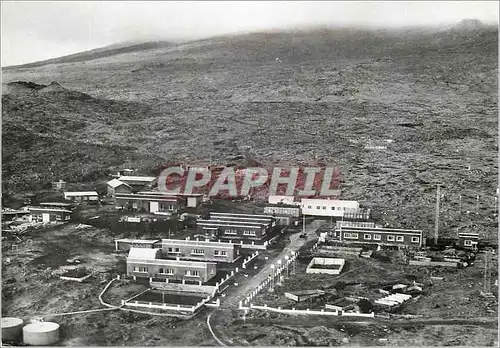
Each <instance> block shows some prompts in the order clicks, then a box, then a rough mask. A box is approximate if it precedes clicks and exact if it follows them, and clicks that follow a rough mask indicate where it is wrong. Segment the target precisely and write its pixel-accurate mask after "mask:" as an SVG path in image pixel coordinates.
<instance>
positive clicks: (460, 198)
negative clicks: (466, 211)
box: [458, 195, 462, 213]
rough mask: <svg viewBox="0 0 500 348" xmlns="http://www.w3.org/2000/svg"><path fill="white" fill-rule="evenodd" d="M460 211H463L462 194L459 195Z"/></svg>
mask: <svg viewBox="0 0 500 348" xmlns="http://www.w3.org/2000/svg"><path fill="white" fill-rule="evenodd" d="M458 212H459V213H461V212H462V195H459V196H458Z"/></svg>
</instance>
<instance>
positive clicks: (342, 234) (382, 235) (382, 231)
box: [332, 227, 423, 248]
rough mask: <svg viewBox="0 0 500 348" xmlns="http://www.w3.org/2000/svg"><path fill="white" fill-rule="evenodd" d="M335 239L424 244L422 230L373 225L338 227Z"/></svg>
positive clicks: (412, 245)
mask: <svg viewBox="0 0 500 348" xmlns="http://www.w3.org/2000/svg"><path fill="white" fill-rule="evenodd" d="M332 237H333V239H334V240H338V241H340V242H343V243H348V244H349V243H361V244H378V245H389V246H407V247H415V248H420V247H421V246H422V244H423V234H422V231H421V230H405V229H397V228H377V227H375V228H373V227H340V228H338V229H337V228H336V229H335V232H334V234H333V236H332Z"/></svg>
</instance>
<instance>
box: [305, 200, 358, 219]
mask: <svg viewBox="0 0 500 348" xmlns="http://www.w3.org/2000/svg"><path fill="white" fill-rule="evenodd" d="M300 207H301V208H302V214H303V215H306V216H328V217H339V218H341V217H342V216H343V215H344V210H349V209H359V203H358V202H357V201H344V200H337V199H310V198H303V199H302V200H301V202H300Z"/></svg>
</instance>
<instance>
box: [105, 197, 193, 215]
mask: <svg viewBox="0 0 500 348" xmlns="http://www.w3.org/2000/svg"><path fill="white" fill-rule="evenodd" d="M115 201H116V203H115V204H116V208H117V209H125V210H134V211H145V212H149V213H167V214H173V213H176V212H178V211H179V210H180V209H181V208H182V207H183V206H185V204H184V202H183V199H182V198H179V197H176V196H171V195H161V194H146V193H141V194H138V193H128V194H121V193H120V194H119V193H117V194H116V196H115Z"/></svg>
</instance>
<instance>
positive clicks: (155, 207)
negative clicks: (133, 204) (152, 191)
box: [149, 202, 158, 213]
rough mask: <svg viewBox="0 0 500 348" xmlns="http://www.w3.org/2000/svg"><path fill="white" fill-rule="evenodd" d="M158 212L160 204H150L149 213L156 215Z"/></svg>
mask: <svg viewBox="0 0 500 348" xmlns="http://www.w3.org/2000/svg"><path fill="white" fill-rule="evenodd" d="M157 211H158V202H149V212H150V213H156V212H157Z"/></svg>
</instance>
